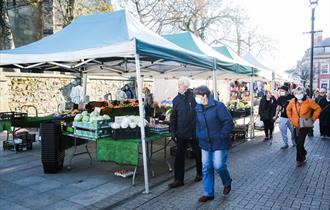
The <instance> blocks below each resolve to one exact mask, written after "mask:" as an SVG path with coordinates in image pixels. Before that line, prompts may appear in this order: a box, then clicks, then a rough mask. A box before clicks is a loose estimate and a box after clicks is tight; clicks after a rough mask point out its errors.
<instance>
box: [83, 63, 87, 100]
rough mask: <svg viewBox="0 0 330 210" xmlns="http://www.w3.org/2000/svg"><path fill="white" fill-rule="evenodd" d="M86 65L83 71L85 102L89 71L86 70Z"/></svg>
mask: <svg viewBox="0 0 330 210" xmlns="http://www.w3.org/2000/svg"><path fill="white" fill-rule="evenodd" d="M85 70H86V67H85V66H84V67H83V73H82V85H83V86H82V87H83V96H84V103H85V102H86V95H87V73H86V72H85Z"/></svg>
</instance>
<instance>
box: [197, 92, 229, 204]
mask: <svg viewBox="0 0 330 210" xmlns="http://www.w3.org/2000/svg"><path fill="white" fill-rule="evenodd" d="M194 93H195V95H196V96H195V100H196V103H197V105H196V114H197V117H196V120H197V122H196V135H197V138H198V141H199V146H200V148H201V149H202V163H203V185H204V194H203V196H201V197H200V198H199V202H206V201H209V200H213V199H214V171H215V172H216V173H217V174H218V175H219V176H220V178H221V180H222V184H223V185H224V189H223V194H224V195H227V194H229V192H230V190H231V182H232V179H231V177H230V174H229V171H228V168H227V157H228V150H229V147H230V134H231V132H232V130H233V127H234V123H233V119H232V117H231V115H230V114H229V112H228V110H227V107H226V106H225V105H224V104H223V103H221V102H218V101H215V100H214V98H213V95H211V92H210V90H209V89H208V88H207V87H206V86H200V87H197V88H196V89H195V90H194Z"/></svg>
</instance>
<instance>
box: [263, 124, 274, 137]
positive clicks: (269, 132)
mask: <svg viewBox="0 0 330 210" xmlns="http://www.w3.org/2000/svg"><path fill="white" fill-rule="evenodd" d="M262 122H263V123H264V131H265V135H266V137H270V136H271V135H273V130H274V121H273V120H263V121H262Z"/></svg>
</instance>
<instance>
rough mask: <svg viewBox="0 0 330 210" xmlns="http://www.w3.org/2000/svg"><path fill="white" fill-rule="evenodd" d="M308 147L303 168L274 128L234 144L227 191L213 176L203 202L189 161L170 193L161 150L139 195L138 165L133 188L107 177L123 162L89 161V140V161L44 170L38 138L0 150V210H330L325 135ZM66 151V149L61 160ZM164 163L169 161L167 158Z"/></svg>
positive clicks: (329, 145) (329, 164)
mask: <svg viewBox="0 0 330 210" xmlns="http://www.w3.org/2000/svg"><path fill="white" fill-rule="evenodd" d="M316 135H317V133H316ZM3 139H4V138H3V136H1V140H3ZM258 139H259V140H258ZM0 143H2V142H0ZM306 145H307V150H308V157H307V164H306V165H305V166H304V167H303V168H296V167H295V148H293V147H289V148H288V149H287V150H281V149H280V146H281V140H280V138H279V134H278V133H276V134H275V136H274V142H273V144H272V145H270V144H269V143H268V142H267V143H265V142H262V141H261V140H260V138H257V139H256V140H253V141H250V142H247V143H244V144H241V145H239V146H237V147H234V148H233V149H232V150H231V151H230V157H229V168H230V171H231V174H232V178H233V180H234V181H233V185H232V188H233V190H232V192H231V193H230V195H229V196H227V197H224V196H222V195H221V194H220V192H221V191H222V185H221V184H220V183H221V181H220V179H219V178H218V177H217V179H216V182H217V183H216V198H215V200H214V201H211V202H209V203H206V204H199V203H198V202H197V199H198V197H199V196H200V195H201V194H202V184H201V183H194V182H193V178H194V176H195V170H194V168H193V161H192V160H191V159H188V160H187V166H186V169H187V172H186V182H185V186H183V187H181V188H178V189H171V190H170V189H168V187H167V185H168V184H169V183H170V182H172V181H173V173H168V171H167V167H166V164H165V163H164V162H162V161H161V160H162V157H163V154H162V153H159V154H158V155H157V156H156V157H155V159H156V160H157V161H155V162H154V167H155V171H156V177H152V178H150V186H151V193H150V194H148V195H145V194H142V192H143V190H144V184H143V172H142V170H140V174H139V175H138V177H137V185H136V186H131V179H123V178H119V177H116V176H114V175H113V172H114V171H115V170H116V169H118V168H122V167H121V166H118V165H116V164H113V163H106V162H98V161H95V144H93V143H91V144H90V145H89V148H91V149H92V151H93V152H92V154H93V159H94V162H93V165H92V166H89V159H88V156H87V155H83V156H78V157H76V158H75V159H74V161H73V167H72V169H71V170H68V169H66V168H65V169H64V170H63V171H61V172H60V173H58V174H44V173H43V170H42V165H41V160H40V144H39V143H34V145H33V146H34V148H33V150H32V151H28V152H21V153H18V154H15V153H14V152H11V151H3V150H2V148H1V149H0V198H1V199H0V209H1V210H2V209H3V210H7V209H8V210H15V209H18V210H22V209H25V210H30V209H47V210H53V209H61V210H65V209H104V208H106V209H281V208H282V209H299V208H300V209H309V208H310V209H330V172H329V170H330V139H326V140H321V139H320V138H318V137H314V138H308V139H307V140H306ZM71 152H72V151H71V150H69V151H67V152H66V155H67V156H66V161H67V160H68V155H69V154H70V153H71ZM169 157H170V156H169ZM170 161H171V162H172V165H173V158H171V159H170ZM66 164H67V162H66Z"/></svg>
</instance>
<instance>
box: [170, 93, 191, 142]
mask: <svg viewBox="0 0 330 210" xmlns="http://www.w3.org/2000/svg"><path fill="white" fill-rule="evenodd" d="M195 107H196V101H195V97H194V93H193V92H192V90H190V89H188V90H187V91H186V92H185V93H184V94H180V93H179V94H178V95H177V96H176V97H175V98H174V99H173V109H172V114H171V118H170V121H171V132H172V133H173V134H175V136H176V137H177V138H181V139H191V138H196V131H195V127H196V112H195Z"/></svg>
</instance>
